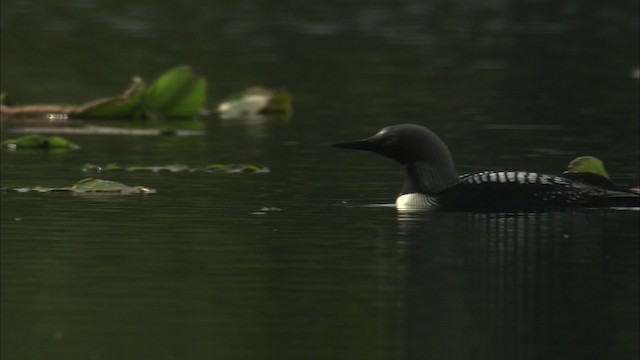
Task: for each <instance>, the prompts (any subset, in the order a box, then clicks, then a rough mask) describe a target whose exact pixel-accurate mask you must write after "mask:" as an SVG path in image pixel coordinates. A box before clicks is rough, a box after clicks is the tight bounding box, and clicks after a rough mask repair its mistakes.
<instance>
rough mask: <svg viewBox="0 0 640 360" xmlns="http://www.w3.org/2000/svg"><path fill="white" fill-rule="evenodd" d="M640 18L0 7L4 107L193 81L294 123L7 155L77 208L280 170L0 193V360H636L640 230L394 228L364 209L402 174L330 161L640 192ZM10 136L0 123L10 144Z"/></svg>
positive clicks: (510, 10) (565, 13)
mask: <svg viewBox="0 0 640 360" xmlns="http://www.w3.org/2000/svg"><path fill="white" fill-rule="evenodd" d="M635 5H636V4H635V3H634V2H633V1H623V2H617V3H615V4H609V3H606V4H602V3H596V2H578V1H562V2H553V3H548V4H546V3H540V2H537V3H535V4H534V3H531V4H524V3H523V4H520V3H518V4H516V3H513V4H511V3H504V2H488V3H483V4H480V3H478V4H476V3H474V2H468V1H459V2H455V3H439V2H418V1H409V2H404V3H402V4H398V3H397V2H389V3H385V2H382V3H375V4H373V3H372V4H364V3H363V4H360V3H357V2H354V3H348V4H344V3H335V4H334V3H332V2H324V3H322V4H319V3H313V4H312V3H309V2H304V1H303V2H299V1H297V2H286V1H285V2H282V1H280V2H278V3H277V4H276V3H273V4H271V3H262V2H257V1H249V2H246V1H245V2H242V3H233V4H231V3H229V4H222V3H220V4H215V3H210V2H198V1H195V2H181V3H179V4H178V3H175V4H174V3H169V2H166V3H164V2H158V1H153V2H138V3H136V4H131V3H128V2H117V1H116V2H111V3H109V4H106V3H101V2H95V1H59V2H56V3H55V4H49V5H47V6H43V7H40V6H38V7H36V6H33V4H31V3H30V2H27V1H15V2H12V3H7V2H3V4H2V23H1V24H0V25H1V27H2V43H1V44H2V45H1V46H2V51H1V52H0V55H1V59H2V69H1V72H2V90H3V91H6V92H8V94H9V99H10V100H11V101H14V103H29V102H53V101H59V102H71V103H73V102H78V103H80V102H83V101H87V100H91V99H93V98H96V97H101V96H107V95H112V94H117V93H118V92H119V91H121V90H122V89H123V88H124V87H125V86H126V85H127V83H128V81H129V78H130V76H132V75H134V74H140V75H142V76H144V77H145V78H146V79H152V78H153V77H155V76H156V75H158V74H159V73H160V72H162V71H163V70H165V69H167V68H169V67H171V66H174V65H176V64H181V63H187V64H191V65H192V67H193V68H194V70H195V71H196V72H197V73H199V74H202V75H203V76H205V77H206V78H207V79H208V80H209V83H210V91H209V98H210V104H209V106H210V107H212V108H213V107H215V105H216V103H217V102H218V101H220V100H221V99H222V98H224V97H225V96H227V95H228V94H229V93H231V92H235V91H238V90H241V89H242V88H245V87H248V86H251V85H254V84H262V85H266V86H286V87H287V88H288V89H289V90H290V91H291V92H292V93H293V95H294V106H295V109H294V114H293V117H292V118H291V119H290V120H289V121H269V120H268V119H263V120H260V119H257V120H256V119H253V120H221V119H219V118H218V117H217V116H215V115H211V116H208V117H205V118H203V119H202V121H203V122H204V128H205V134H204V135H203V136H190V137H171V136H166V137H151V136H107V135H102V136H98V135H82V136H81V135H70V136H68V138H69V140H71V141H73V142H76V143H78V144H79V145H80V146H81V149H80V150H78V151H72V152H62V153H60V152H43V151H31V152H9V151H4V150H3V151H2V152H1V153H0V160H1V162H0V172H1V174H2V179H1V180H2V184H1V185H2V186H3V187H25V186H36V185H42V186H49V187H63V186H70V185H72V184H73V183H75V182H77V181H78V180H80V179H82V178H84V177H86V176H88V174H86V173H83V172H82V171H81V168H82V166H83V164H85V163H94V164H102V165H104V164H107V163H112V162H116V163H118V164H120V165H122V166H134V165H141V166H155V165H167V164H175V163H180V164H185V165H188V166H191V167H203V166H206V165H208V164H212V163H245V162H249V163H255V164H259V165H264V166H268V167H269V169H270V170H271V171H270V172H269V173H266V174H220V173H215V174H214V173H211V174H208V173H166V172H165V173H151V172H117V173H105V174H103V175H101V176H102V177H104V178H108V179H110V180H115V181H120V182H123V183H126V184H128V185H144V186H148V187H152V188H155V189H157V193H156V194H148V195H142V196H109V195H107V196H78V195H71V194H63V193H51V194H38V193H35V194H34V193H28V194H15V193H3V194H2V195H1V210H2V211H1V241H0V246H1V248H0V250H1V252H0V254H1V261H0V266H1V269H0V270H1V274H0V285H1V288H2V293H1V299H0V300H1V303H0V305H1V310H2V325H1V326H2V339H1V342H2V344H1V345H2V346H0V352H1V353H0V354H1V357H2V358H3V359H4V358H7V359H30V358H33V359H146V358H158V359H211V358H214V359H301V358H314V359H424V358H433V359H636V358H638V355H639V350H638V345H637V344H638V341H637V339H638V337H639V336H640V335H639V327H638V317H639V315H638V306H639V291H638V283H639V281H638V280H639V279H638V268H639V266H640V265H639V257H638V251H639V249H638V239H639V237H640V230H639V228H638V221H639V213H638V212H637V211H617V210H576V211H570V212H553V213H542V214H474V213H464V212H463V213H438V212H434V213H428V214H422V215H420V216H407V215H399V214H397V213H396V211H395V209H394V208H393V207H389V206H379V205H380V204H382V205H385V204H387V205H388V204H390V203H391V202H393V199H394V197H395V194H396V193H397V191H398V189H399V187H400V184H401V181H402V173H401V169H400V168H399V167H398V166H397V165H395V164H393V163H392V162H391V161H389V160H388V159H384V158H381V157H377V156H374V155H372V154H366V153H360V152H348V151H341V150H338V149H334V148H331V147H330V144H332V143H335V142H339V141H344V140H349V139H356V138H361V137H365V136H369V135H371V134H373V133H374V132H376V131H377V130H378V129H379V128H381V127H383V126H386V125H389V124H393V123H401V122H416V123H420V124H422V125H425V126H428V127H430V128H431V129H432V130H434V131H435V132H437V133H438V134H439V135H440V136H441V137H442V138H443V139H444V141H445V142H446V143H447V144H448V145H449V147H450V149H451V151H452V153H453V155H454V158H455V160H456V164H457V167H458V170H459V171H460V172H468V171H476V170H485V169H489V168H491V169H512V170H530V171H544V172H551V173H558V172H561V171H563V170H564V168H565V167H566V165H567V163H568V162H569V161H570V160H571V159H573V158H574V157H576V156H580V155H594V156H598V157H600V158H601V159H603V160H604V161H605V164H606V166H607V170H608V172H609V174H611V175H612V177H613V179H614V180H615V181H616V182H619V183H627V184H634V183H635V184H637V182H638V177H637V176H638V168H639V166H638V158H639V155H640V149H639V147H638V141H639V135H638V130H639V125H638V116H639V111H638V109H639V107H638V103H637V98H638V80H637V78H634V76H633V71H634V70H635V69H637V66H638V63H639V60H638V51H637V50H638V44H639V43H640V42H639V41H638V31H637V24H638V20H637V12H636V11H632V10H634V9H635ZM110 125H113V124H112V123H110ZM20 126H22V125H21V124H20V123H16V122H13V121H7V120H6V119H5V120H3V121H2V123H1V130H2V133H1V137H2V139H6V138H10V137H14V136H16V134H14V133H12V132H11V131H12V129H15V128H16V127H20ZM372 205H373V206H372Z"/></svg>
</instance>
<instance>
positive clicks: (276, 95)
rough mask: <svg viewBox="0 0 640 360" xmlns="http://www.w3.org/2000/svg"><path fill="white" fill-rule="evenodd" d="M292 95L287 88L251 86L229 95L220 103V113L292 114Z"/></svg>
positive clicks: (230, 114) (250, 114) (229, 114)
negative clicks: (276, 88) (274, 88)
mask: <svg viewBox="0 0 640 360" xmlns="http://www.w3.org/2000/svg"><path fill="white" fill-rule="evenodd" d="M291 104H292V100H291V95H290V94H289V92H287V91H285V90H270V89H266V88H263V87H260V86H254V87H250V88H248V89H246V90H244V91H242V92H239V93H236V94H233V95H231V96H229V97H227V98H226V99H225V100H223V101H222V102H221V103H220V104H219V105H218V109H217V110H218V113H219V114H220V115H221V116H222V117H225V118H233V117H246V116H256V115H260V114H290V113H291Z"/></svg>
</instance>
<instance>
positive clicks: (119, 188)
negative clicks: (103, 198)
mask: <svg viewBox="0 0 640 360" xmlns="http://www.w3.org/2000/svg"><path fill="white" fill-rule="evenodd" d="M2 190H3V191H13V192H72V193H83V194H84V193H86V194H115V195H117V194H120V195H129V194H152V193H155V192H156V190H155V189H151V188H146V187H144V186H127V185H124V184H122V183H119V182H115V181H111V180H103V179H94V178H87V179H83V180H80V181H78V182H77V183H75V184H74V185H73V186H71V187H62V188H47V187H42V186H35V187H33V188H3V189H2Z"/></svg>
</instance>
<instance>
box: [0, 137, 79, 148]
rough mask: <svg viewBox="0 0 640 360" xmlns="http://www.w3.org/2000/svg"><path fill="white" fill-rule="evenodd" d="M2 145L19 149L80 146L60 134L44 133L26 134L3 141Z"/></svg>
mask: <svg viewBox="0 0 640 360" xmlns="http://www.w3.org/2000/svg"><path fill="white" fill-rule="evenodd" d="M2 147H4V148H8V149H11V150H18V149H71V150H75V149H79V148H80V146H78V145H76V144H74V143H72V142H71V141H69V140H67V139H65V138H62V137H60V136H51V137H45V136H42V135H26V136H22V137H20V138H17V139H9V140H5V141H3V142H2Z"/></svg>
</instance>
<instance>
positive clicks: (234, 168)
mask: <svg viewBox="0 0 640 360" xmlns="http://www.w3.org/2000/svg"><path fill="white" fill-rule="evenodd" d="M82 171H85V172H106V171H151V172H163V171H166V172H198V171H199V172H209V173H216V172H217V173H227V174H235V173H245V174H255V173H268V172H270V171H271V170H269V168H268V167H262V166H257V165H253V164H212V165H208V166H206V167H204V168H192V167H189V166H187V165H183V164H171V165H163V166H120V165H118V164H107V165H105V166H99V165H95V164H85V165H84V166H83V167H82Z"/></svg>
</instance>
